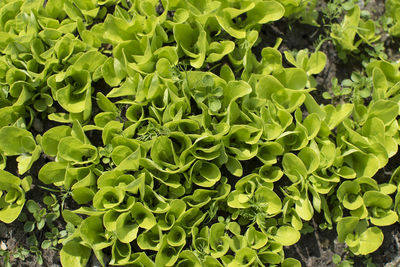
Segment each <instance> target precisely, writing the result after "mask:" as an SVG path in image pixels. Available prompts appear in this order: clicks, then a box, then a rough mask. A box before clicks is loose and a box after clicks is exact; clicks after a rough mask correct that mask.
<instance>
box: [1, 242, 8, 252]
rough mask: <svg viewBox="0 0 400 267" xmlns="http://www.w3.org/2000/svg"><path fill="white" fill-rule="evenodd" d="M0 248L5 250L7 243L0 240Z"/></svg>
mask: <svg viewBox="0 0 400 267" xmlns="http://www.w3.org/2000/svg"><path fill="white" fill-rule="evenodd" d="M0 249H1V250H7V245H6V243H4V242H3V241H1V243H0Z"/></svg>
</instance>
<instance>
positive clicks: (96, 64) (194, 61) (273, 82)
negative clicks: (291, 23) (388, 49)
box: [0, 0, 400, 267]
mask: <svg viewBox="0 0 400 267" xmlns="http://www.w3.org/2000/svg"><path fill="white" fill-rule="evenodd" d="M387 5H389V6H396V3H395V1H388V3H387ZM315 6H316V1H313V0H311V1H308V0H307V1H305V0H304V1H303V0H302V1H300V0H299V1H281V0H250V1H236V0H233V1H227V0H199V1H181V0H162V1H156V0H145V1H127V0H82V1H77V0H68V1H61V0H48V1H45V3H43V1H38V0H32V1H22V0H6V1H2V2H1V3H0V33H1V36H2V37H3V38H2V39H1V40H0V52H1V53H0V155H1V157H0V169H1V171H0V187H1V193H0V220H2V221H3V222H6V223H11V222H12V221H14V220H15V219H16V218H17V217H18V215H19V213H20V212H21V210H22V208H23V205H24V202H25V193H26V192H27V191H28V190H29V189H30V187H31V183H32V181H31V180H33V182H34V184H35V185H36V183H44V184H47V185H51V186H54V187H56V188H60V190H61V191H62V192H66V193H65V194H66V196H71V200H68V201H71V202H75V204H73V205H67V206H68V207H71V206H73V207H75V206H76V205H78V206H77V208H76V209H74V210H68V208H67V207H63V212H62V214H63V219H64V220H65V222H66V223H67V227H68V229H69V231H68V232H69V233H70V234H69V235H68V236H66V237H65V238H64V239H62V240H61V243H62V248H61V250H60V260H61V264H62V265H63V266H86V265H87V263H88V262H89V260H90V258H91V257H92V254H94V256H95V257H96V258H97V260H98V261H99V262H100V264H101V265H102V266H107V265H118V266H182V267H183V266H198V267H201V266H229V267H234V266H267V265H268V266H269V265H271V266H272V265H273V266H276V265H281V266H301V264H300V262H299V261H298V260H296V259H292V258H285V255H284V249H283V247H284V246H291V245H294V244H295V243H297V242H298V241H299V239H300V237H301V231H302V230H304V229H303V228H304V227H305V225H306V224H304V222H307V221H310V220H312V219H313V217H314V216H315V215H316V214H317V213H319V214H321V216H322V217H323V220H324V222H323V224H322V225H323V226H322V227H327V228H330V229H332V228H333V226H335V227H336V230H337V233H338V239H339V241H340V242H345V243H346V244H347V246H348V247H349V248H350V250H351V251H352V252H353V253H354V254H356V255H366V254H369V253H371V252H373V251H375V250H376V249H378V248H379V247H380V245H381V244H382V241H383V234H382V231H381V230H380V228H379V227H382V226H387V225H391V224H394V223H396V222H397V221H398V216H399V215H398V214H399V212H400V209H399V201H400V193H399V190H398V189H399V181H400V180H399V171H398V170H396V171H395V172H394V173H393V175H392V177H391V179H387V180H384V179H385V178H379V179H376V175H377V174H378V173H380V170H382V169H383V168H384V167H385V166H387V164H388V162H389V159H390V158H392V157H393V156H395V155H396V154H397V152H398V145H399V144H400V139H399V131H398V130H399V122H398V115H399V106H398V102H399V86H398V85H399V82H400V72H399V64H398V63H394V62H390V61H387V60H383V59H380V60H372V61H371V62H369V63H368V64H365V70H363V71H365V73H366V78H365V79H367V80H368V81H371V84H370V85H368V86H369V87H368V89H369V90H370V91H371V94H370V95H368V98H367V97H359V98H354V99H353V100H352V101H350V103H346V102H344V103H332V104H320V103H317V100H316V98H314V96H315V94H318V93H319V92H318V90H320V89H319V86H318V79H316V78H315V76H314V75H318V74H319V73H321V72H322V71H323V69H324V67H325V65H326V63H327V62H328V61H329V60H330V59H329V58H328V56H327V55H325V54H324V53H323V52H321V51H318V49H317V51H308V50H307V49H302V50H299V51H285V52H283V55H284V57H283V56H282V53H281V51H282V50H283V49H284V47H283V46H282V47H281V48H279V46H280V45H281V43H282V41H283V40H282V39H279V38H278V39H277V40H272V41H275V46H274V47H262V45H263V44H262V43H261V42H262V41H263V40H262V38H261V37H262V36H261V34H262V30H263V27H265V25H266V24H268V23H271V22H276V21H279V20H281V19H282V18H287V19H300V20H301V21H303V22H306V23H309V24H313V25H317V17H316V13H315V12H314V10H313V9H314V7H315ZM346 9H347V11H348V12H347V13H346V14H345V15H344V18H343V20H342V21H341V22H339V23H337V24H334V25H332V33H331V36H330V37H329V38H331V39H332V40H333V42H334V43H335V44H336V46H337V47H338V50H339V51H338V52H339V53H340V55H341V54H342V52H343V51H353V52H354V51H356V50H357V49H360V48H362V46H361V43H366V44H368V45H371V44H372V43H374V42H376V41H377V39H378V38H379V37H378V36H376V35H375V24H374V22H373V21H371V20H364V19H363V18H362V16H361V10H360V8H359V6H358V5H355V4H354V5H352V4H351V3H349V4H348V5H347V6H346ZM392 15H393V14H392ZM393 16H395V15H393ZM395 23H396V18H395V17H394V19H393V27H392V28H391V31H390V32H391V33H392V34H393V35H396V33H395V31H396V24H395ZM287 63H288V64H287ZM288 65H290V66H288ZM363 71H361V73H362V72H363ZM360 90H362V88H360ZM40 122H43V124H44V125H42V127H40V126H41V125H40ZM41 157H43V158H45V159H46V162H45V163H44V165H43V166H39V167H40V170H39V171H38V173H37V178H38V180H37V179H35V178H36V177H33V179H31V178H30V176H27V175H28V174H29V175H32V176H36V173H35V169H36V168H34V167H36V165H34V164H41V163H42V162H43V161H41V160H39V159H40V158H41ZM15 160H16V162H17V166H18V174H19V177H16V176H14V175H13V174H11V172H12V168H11V166H10V165H11V164H9V162H10V161H15ZM63 203H65V202H63ZM63 206H64V205H63Z"/></svg>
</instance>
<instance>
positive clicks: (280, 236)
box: [274, 226, 300, 246]
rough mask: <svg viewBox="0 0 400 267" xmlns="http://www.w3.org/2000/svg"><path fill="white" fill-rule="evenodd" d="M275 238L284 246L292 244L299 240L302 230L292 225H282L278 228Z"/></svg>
mask: <svg viewBox="0 0 400 267" xmlns="http://www.w3.org/2000/svg"><path fill="white" fill-rule="evenodd" d="M274 239H275V240H276V241H277V242H279V243H281V244H282V245H283V246H291V245H293V244H296V243H297V241H299V239H300V232H299V231H297V230H296V229H294V228H293V227H291V226H281V227H279V228H278V231H277V232H276V235H275V236H274Z"/></svg>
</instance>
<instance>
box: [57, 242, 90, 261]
mask: <svg viewBox="0 0 400 267" xmlns="http://www.w3.org/2000/svg"><path fill="white" fill-rule="evenodd" d="M90 255H91V249H90V248H88V247H86V246H83V245H81V244H80V243H79V242H77V241H74V240H71V241H68V242H67V243H65V244H64V245H63V247H62V249H61V251H60V260H61V264H62V266H77V267H84V266H86V264H87V262H88V261H89V258H90Z"/></svg>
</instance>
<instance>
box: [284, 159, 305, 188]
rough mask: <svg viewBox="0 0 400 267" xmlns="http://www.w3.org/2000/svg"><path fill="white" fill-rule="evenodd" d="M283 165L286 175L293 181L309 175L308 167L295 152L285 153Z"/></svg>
mask: <svg viewBox="0 0 400 267" xmlns="http://www.w3.org/2000/svg"><path fill="white" fill-rule="evenodd" d="M282 166H283V169H284V173H285V175H286V176H287V177H288V178H289V179H290V180H291V181H292V182H296V181H298V180H303V179H305V178H306V177H307V168H306V166H305V165H304V163H303V162H302V161H301V160H300V159H299V158H298V157H297V156H296V155H294V154H293V153H286V154H284V155H283V160H282Z"/></svg>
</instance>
